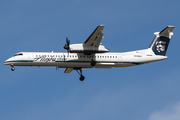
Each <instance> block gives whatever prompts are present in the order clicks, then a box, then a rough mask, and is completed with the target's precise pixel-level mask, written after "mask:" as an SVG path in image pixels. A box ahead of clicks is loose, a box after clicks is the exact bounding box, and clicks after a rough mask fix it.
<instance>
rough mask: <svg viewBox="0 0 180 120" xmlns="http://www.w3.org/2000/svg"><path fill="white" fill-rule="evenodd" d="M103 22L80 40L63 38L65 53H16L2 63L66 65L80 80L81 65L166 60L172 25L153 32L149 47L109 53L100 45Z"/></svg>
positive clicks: (90, 65) (97, 66)
mask: <svg viewBox="0 0 180 120" xmlns="http://www.w3.org/2000/svg"><path fill="white" fill-rule="evenodd" d="M104 27H105V25H99V26H97V28H96V29H95V30H94V31H93V33H92V34H91V35H90V36H89V37H88V38H87V40H86V41H85V42H84V43H81V44H70V40H69V39H68V38H67V37H66V44H65V46H64V47H63V48H64V49H65V50H67V52H53V51H52V52H19V53H17V54H15V55H14V56H12V57H10V58H9V59H7V60H6V61H5V62H4V64H5V65H10V66H11V70H12V71H14V70H15V68H14V66H39V67H40V66H54V67H56V68H66V69H65V71H64V73H70V72H71V71H73V70H76V71H77V72H78V74H79V75H80V78H79V79H80V81H83V80H84V79H85V77H84V76H83V74H82V69H83V68H112V67H130V66H135V65H141V64H146V63H150V62H155V61H160V60H164V59H167V56H165V55H166V51H167V48H168V45H169V42H170V39H171V36H172V35H173V32H172V30H173V29H174V28H175V26H167V27H166V28H165V29H163V30H162V31H161V32H155V33H154V35H155V38H154V39H153V41H152V43H151V44H150V46H149V48H147V49H143V50H135V51H130V52H109V49H107V48H106V47H105V46H103V45H102V44H101V40H102V38H103V33H102V31H103V29H104Z"/></svg>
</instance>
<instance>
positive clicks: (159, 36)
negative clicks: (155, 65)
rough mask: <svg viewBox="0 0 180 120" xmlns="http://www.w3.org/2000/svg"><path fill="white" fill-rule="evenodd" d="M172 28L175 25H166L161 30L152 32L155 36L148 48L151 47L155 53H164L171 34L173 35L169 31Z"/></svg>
mask: <svg viewBox="0 0 180 120" xmlns="http://www.w3.org/2000/svg"><path fill="white" fill-rule="evenodd" d="M174 28H175V26H167V27H166V28H165V29H163V30H162V31H161V32H155V33H154V35H155V38H154V40H153V42H152V43H151V45H150V46H149V48H150V49H152V51H153V52H154V54H155V55H163V56H165V55H166V51H167V48H168V45H169V42H170V39H171V36H172V35H173V32H171V31H172V30H173V29H174Z"/></svg>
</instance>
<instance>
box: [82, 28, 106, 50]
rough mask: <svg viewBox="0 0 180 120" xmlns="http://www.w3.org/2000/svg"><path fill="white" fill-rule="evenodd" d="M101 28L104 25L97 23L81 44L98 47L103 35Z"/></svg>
mask: <svg viewBox="0 0 180 120" xmlns="http://www.w3.org/2000/svg"><path fill="white" fill-rule="evenodd" d="M103 28H104V25H99V26H98V27H97V28H96V29H95V30H94V32H93V33H92V34H91V35H90V36H89V37H88V39H87V40H86V41H85V42H84V44H83V45H87V46H95V47H99V45H100V43H101V40H102V37H103V33H102V31H103Z"/></svg>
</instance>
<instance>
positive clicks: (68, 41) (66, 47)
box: [63, 37, 70, 52]
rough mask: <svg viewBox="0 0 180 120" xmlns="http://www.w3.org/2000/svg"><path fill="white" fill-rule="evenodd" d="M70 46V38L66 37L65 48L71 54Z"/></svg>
mask: <svg viewBox="0 0 180 120" xmlns="http://www.w3.org/2000/svg"><path fill="white" fill-rule="evenodd" d="M69 44H70V40H68V37H66V44H65V46H64V47H63V48H64V49H66V50H67V51H68V52H69V49H70V47H69Z"/></svg>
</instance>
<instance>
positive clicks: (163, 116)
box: [149, 101, 180, 120]
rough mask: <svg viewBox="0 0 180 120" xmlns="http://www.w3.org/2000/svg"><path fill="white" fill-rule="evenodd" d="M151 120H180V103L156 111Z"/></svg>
mask: <svg viewBox="0 0 180 120" xmlns="http://www.w3.org/2000/svg"><path fill="white" fill-rule="evenodd" d="M149 120H180V101H179V102H177V103H176V104H175V105H172V106H170V107H167V108H165V109H164V110H160V111H155V112H154V113H152V114H151V115H150V117H149Z"/></svg>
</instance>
